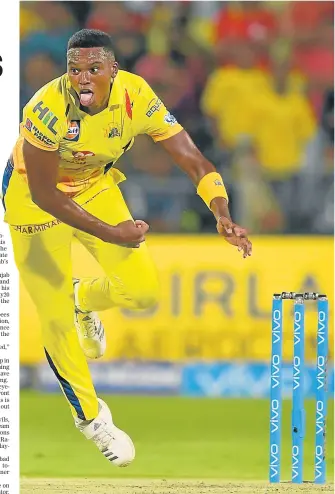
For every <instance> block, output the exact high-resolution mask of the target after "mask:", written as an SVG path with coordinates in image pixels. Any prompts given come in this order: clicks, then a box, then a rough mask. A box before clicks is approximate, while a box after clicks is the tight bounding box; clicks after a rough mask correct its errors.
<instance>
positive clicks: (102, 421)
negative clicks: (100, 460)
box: [75, 398, 135, 467]
mask: <svg viewBox="0 0 335 494" xmlns="http://www.w3.org/2000/svg"><path fill="white" fill-rule="evenodd" d="M98 402H99V413H98V416H97V417H96V418H95V419H94V420H92V421H91V422H89V423H87V421H86V420H81V419H78V418H75V424H76V427H77V428H78V429H79V430H80V431H81V432H82V433H83V434H84V436H85V437H86V439H90V440H91V441H93V442H94V443H95V444H96V445H97V447H98V448H99V450H100V451H101V453H102V454H103V455H104V456H105V457H106V458H107V460H108V461H110V462H111V463H114V465H117V466H118V467H126V466H128V465H129V464H130V463H131V462H132V461H133V459H134V458H135V446H134V444H133V441H132V440H131V439H130V437H129V436H128V434H126V433H125V432H123V431H121V429H118V428H117V427H116V426H115V425H114V423H113V418H112V414H111V411H110V410H109V408H108V406H107V405H106V403H105V402H104V401H102V400H101V399H100V398H98Z"/></svg>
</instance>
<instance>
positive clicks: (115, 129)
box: [104, 123, 121, 139]
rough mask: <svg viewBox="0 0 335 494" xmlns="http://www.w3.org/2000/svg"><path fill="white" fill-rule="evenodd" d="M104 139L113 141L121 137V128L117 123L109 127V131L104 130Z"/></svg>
mask: <svg viewBox="0 0 335 494" xmlns="http://www.w3.org/2000/svg"><path fill="white" fill-rule="evenodd" d="M104 137H108V139H113V137H121V132H120V128H119V126H116V125H115V123H113V124H111V125H109V127H107V129H104Z"/></svg>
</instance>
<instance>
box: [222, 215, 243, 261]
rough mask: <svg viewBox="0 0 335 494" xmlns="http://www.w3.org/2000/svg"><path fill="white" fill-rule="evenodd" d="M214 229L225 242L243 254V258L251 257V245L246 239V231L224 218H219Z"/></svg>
mask: <svg viewBox="0 0 335 494" xmlns="http://www.w3.org/2000/svg"><path fill="white" fill-rule="evenodd" d="M216 229H217V231H218V233H219V234H220V235H222V236H223V237H224V239H225V240H226V241H227V242H229V243H230V244H231V245H234V246H235V247H237V249H238V250H239V251H242V252H243V257H244V258H246V257H248V256H251V253H252V244H251V242H250V240H249V239H248V237H247V230H246V229H245V228H242V227H241V226H239V225H236V223H233V222H232V221H231V220H229V219H228V218H226V217H225V216H220V218H219V219H218V221H217V224H216Z"/></svg>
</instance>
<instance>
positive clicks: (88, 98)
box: [79, 91, 93, 106]
mask: <svg viewBox="0 0 335 494" xmlns="http://www.w3.org/2000/svg"><path fill="white" fill-rule="evenodd" d="M79 98H80V104H81V105H82V106H89V105H90V104H91V103H92V100H93V93H92V91H82V92H81V93H80V95H79Z"/></svg>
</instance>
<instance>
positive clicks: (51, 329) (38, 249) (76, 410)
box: [11, 225, 135, 466]
mask: <svg viewBox="0 0 335 494" xmlns="http://www.w3.org/2000/svg"><path fill="white" fill-rule="evenodd" d="M72 231H73V230H72V228H70V227H68V226H66V225H58V226H54V227H53V228H50V229H48V230H46V231H43V232H39V233H36V234H33V235H25V234H22V233H21V232H20V231H18V230H15V228H13V227H11V236H12V243H13V250H14V257H15V262H16V264H17V267H18V270H19V272H20V275H21V278H22V281H23V283H24V284H25V286H26V288H27V290H28V292H29V294H30V296H31V298H32V300H33V302H34V303H35V305H36V309H37V312H38V314H39V317H40V320H41V325H42V335H43V342H44V347H45V354H46V357H47V360H48V362H49V365H50V366H51V368H52V370H53V372H54V373H55V375H56V377H57V379H58V381H59V384H60V387H61V389H62V391H63V393H64V395H65V396H66V398H67V400H68V402H69V404H70V407H71V411H72V414H73V416H74V419H75V424H76V426H77V428H78V429H79V430H80V431H81V432H82V433H83V434H84V435H85V437H86V438H87V439H91V440H93V441H94V442H95V444H96V445H97V447H98V448H99V449H100V451H101V452H102V453H103V454H104V456H105V457H106V458H107V459H108V460H109V461H111V462H113V463H114V464H116V465H118V466H126V465H128V464H129V463H131V461H132V460H133V459H134V457H135V449H134V445H133V443H132V441H131V439H130V438H129V436H128V435H127V434H126V433H125V432H123V431H121V430H120V429H118V428H117V427H116V426H115V425H114V423H113V420H112V416H111V413H110V411H109V409H108V407H107V405H106V404H105V403H104V402H103V401H102V400H98V399H97V396H96V393H95V390H94V387H93V383H92V380H91V375H90V372H89V369H88V365H87V361H86V358H85V356H84V354H83V351H82V349H81V347H80V344H79V340H78V335H77V332H76V329H75V325H74V297H73V284H72V266H71V239H72Z"/></svg>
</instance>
